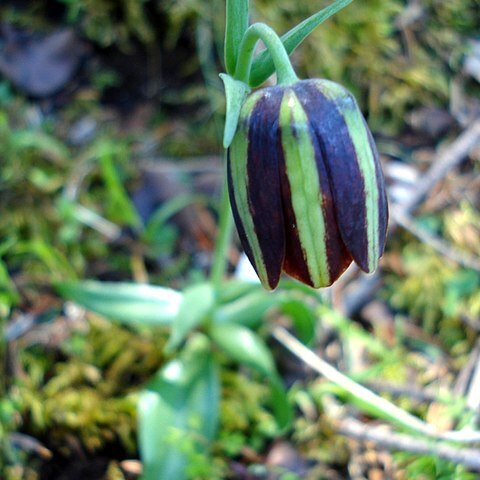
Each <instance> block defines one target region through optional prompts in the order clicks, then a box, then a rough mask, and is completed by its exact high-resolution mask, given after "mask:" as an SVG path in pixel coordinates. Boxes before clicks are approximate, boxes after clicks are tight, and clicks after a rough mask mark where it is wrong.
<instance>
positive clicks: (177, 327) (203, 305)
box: [165, 283, 215, 352]
mask: <svg viewBox="0 0 480 480" xmlns="http://www.w3.org/2000/svg"><path fill="white" fill-rule="evenodd" d="M214 305H215V291H214V289H213V286H212V285H211V284H210V283H201V284H199V285H194V286H193V287H189V288H187V289H185V291H184V292H183V299H182V303H181V304H180V309H179V311H178V315H177V316H176V317H175V320H174V321H173V324H172V333H171V334H170V338H169V340H168V343H167V345H166V346H165V351H166V352H172V351H173V350H175V349H176V348H177V347H178V346H179V345H180V343H181V342H182V341H183V340H184V339H185V338H186V336H187V334H188V332H190V331H191V330H192V329H193V328H195V327H196V326H197V325H199V324H201V323H202V321H203V320H204V319H205V318H206V317H207V315H208V314H209V313H210V311H211V310H212V308H213V306H214Z"/></svg>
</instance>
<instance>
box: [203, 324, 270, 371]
mask: <svg viewBox="0 0 480 480" xmlns="http://www.w3.org/2000/svg"><path fill="white" fill-rule="evenodd" d="M210 335H211V337H212V339H213V341H214V342H215V343H216V344H217V345H218V346H219V347H220V348H221V349H222V350H223V351H224V352H225V353H226V354H227V355H228V356H229V357H231V358H232V359H233V360H234V361H236V362H238V363H240V364H242V365H247V366H248V367H251V368H253V369H255V370H257V371H258V372H260V373H261V374H262V375H265V376H267V377H269V378H273V377H275V376H276V375H277V370H276V368H275V364H274V362H273V357H272V354H271V353H270V350H269V349H268V347H267V346H266V345H265V342H264V341H263V340H262V339H261V338H260V337H259V336H258V335H257V334H256V333H254V332H252V331H251V330H250V329H248V328H246V327H243V326H241V325H235V324H225V325H215V324H214V325H212V327H211V328H210Z"/></svg>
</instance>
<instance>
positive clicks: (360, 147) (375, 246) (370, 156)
mask: <svg viewBox="0 0 480 480" xmlns="http://www.w3.org/2000/svg"><path fill="white" fill-rule="evenodd" d="M316 85H317V87H318V88H319V89H320V90H321V92H322V93H323V94H324V95H325V97H327V98H328V99H329V100H332V101H333V102H334V103H335V105H336V106H337V108H338V111H339V112H340V114H341V115H342V116H343V118H344V120H345V123H346V125H347V128H348V132H349V136H350V138H351V140H352V143H353V146H354V149H355V153H356V157H357V161H358V166H359V169H360V173H361V175H362V178H363V182H364V186H365V207H366V223H367V224H366V228H367V232H368V236H367V239H368V271H369V272H373V271H374V270H375V269H376V268H377V265H378V259H379V257H380V255H381V252H380V251H379V250H380V246H379V230H378V229H379V222H378V213H379V212H378V202H379V195H380V193H379V191H378V184H377V180H376V171H375V157H374V155H375V154H374V152H373V151H372V147H371V145H370V142H369V138H368V131H367V126H366V124H365V120H364V118H363V116H362V114H361V112H360V109H359V107H358V105H357V103H356V101H355V99H354V98H353V96H352V95H351V94H349V93H348V91H347V90H345V89H344V88H343V87H342V86H341V85H338V84H337V83H334V82H330V81H329V80H321V81H319V82H316Z"/></svg>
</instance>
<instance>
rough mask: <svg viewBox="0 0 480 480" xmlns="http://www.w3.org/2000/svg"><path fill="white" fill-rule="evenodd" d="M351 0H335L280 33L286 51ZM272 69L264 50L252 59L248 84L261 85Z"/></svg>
mask: <svg viewBox="0 0 480 480" xmlns="http://www.w3.org/2000/svg"><path fill="white" fill-rule="evenodd" d="M351 2H352V0H336V1H335V2H333V3H332V4H331V5H329V6H328V7H326V8H324V9H323V10H320V11H319V12H317V13H315V14H314V15H312V16H311V17H309V18H307V19H306V20H304V21H303V22H301V23H299V24H298V25H297V26H296V27H294V28H292V29H291V30H290V31H289V32H287V33H286V34H284V35H282V37H281V40H282V43H283V45H284V46H285V49H286V50H287V52H288V53H289V54H290V53H292V52H293V51H294V50H295V49H296V48H297V47H298V46H299V45H300V44H301V43H302V42H303V40H305V38H306V37H307V36H308V35H310V33H312V32H313V30H315V28H317V27H318V26H319V25H321V24H322V23H323V22H324V21H325V20H327V19H328V18H330V17H331V16H332V15H334V14H335V13H337V12H338V11H339V10H341V9H342V8H344V7H346V6H347V5H348V4H349V3H351ZM274 71H275V67H274V65H273V60H272V57H271V55H270V53H269V52H268V51H267V50H265V51H263V52H262V53H260V54H259V55H258V56H257V57H256V58H255V59H254V60H253V63H252V68H251V71H250V79H249V85H250V86H251V87H257V86H258V85H261V84H262V83H263V82H264V81H265V80H266V79H267V78H268V77H269V76H270V75H271V74H272V73H273V72H274Z"/></svg>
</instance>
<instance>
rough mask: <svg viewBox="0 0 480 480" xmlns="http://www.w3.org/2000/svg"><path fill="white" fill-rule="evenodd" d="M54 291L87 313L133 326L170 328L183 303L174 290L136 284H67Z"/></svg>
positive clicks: (179, 295)
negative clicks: (87, 311) (162, 326)
mask: <svg viewBox="0 0 480 480" xmlns="http://www.w3.org/2000/svg"><path fill="white" fill-rule="evenodd" d="M55 288H56V289H57V291H58V292H60V294H61V295H62V296H64V297H65V298H68V299H70V300H73V301H74V302H75V303H78V304H79V305H81V306H83V307H85V308H88V309H89V310H92V311H94V312H96V313H99V314H100V315H104V316H105V317H108V318H111V319H115V320H118V321H120V322H124V323H127V324H133V325H169V324H171V323H172V322H173V320H174V319H175V318H176V317H177V315H178V312H179V309H180V304H181V302H182V294H181V293H180V292H177V291H176V290H172V289H170V288H163V287H156V286H152V285H143V284H138V283H113V282H97V281H85V282H67V283H57V284H56V285H55Z"/></svg>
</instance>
